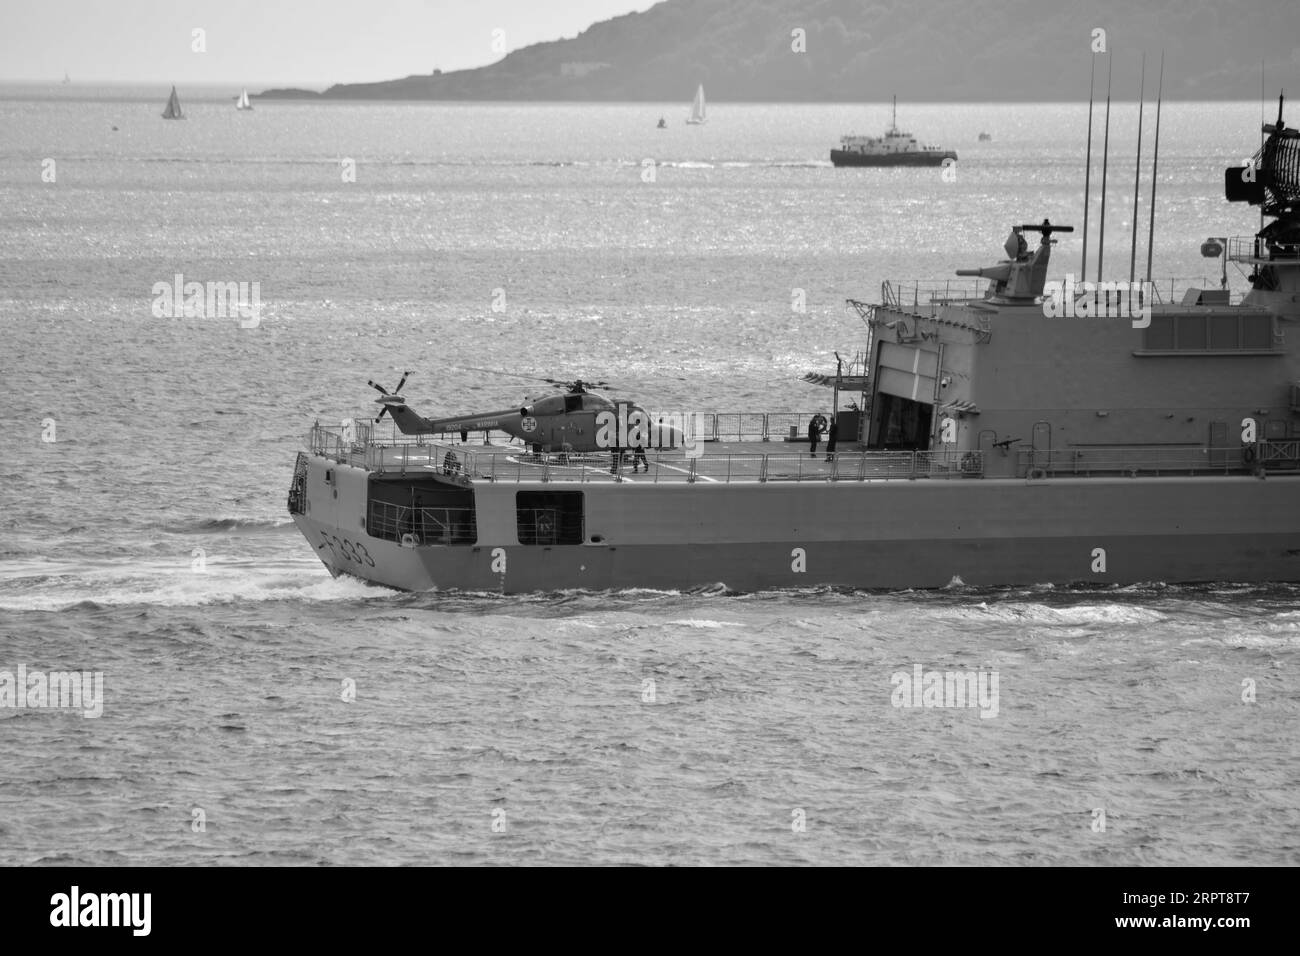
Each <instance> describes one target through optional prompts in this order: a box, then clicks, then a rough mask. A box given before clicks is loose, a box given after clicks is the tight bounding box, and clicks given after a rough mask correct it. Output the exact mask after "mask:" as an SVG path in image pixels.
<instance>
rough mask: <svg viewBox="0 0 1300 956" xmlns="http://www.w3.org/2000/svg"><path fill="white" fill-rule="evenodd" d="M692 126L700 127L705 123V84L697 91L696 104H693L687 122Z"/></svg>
mask: <svg viewBox="0 0 1300 956" xmlns="http://www.w3.org/2000/svg"><path fill="white" fill-rule="evenodd" d="M686 122H687V123H688V124H689V125H691V126H698V125H699V124H700V123H703V122H704V84H703V83H701V84H700V88H699V89H697V90H696V91H695V102H694V103H692V104H691V116H690V119H688V120H687V121H686Z"/></svg>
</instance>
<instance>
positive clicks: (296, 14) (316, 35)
mask: <svg viewBox="0 0 1300 956" xmlns="http://www.w3.org/2000/svg"><path fill="white" fill-rule="evenodd" d="M654 2H655V0H368V2H361V0H3V2H2V3H0V80H44V81H55V80H59V79H62V77H63V74H64V72H65V71H66V72H68V73H69V74H71V76H72V79H73V81H74V82H76V83H96V82H101V83H102V82H121V83H152V82H158V83H178V84H179V83H190V84H207V83H213V84H216V83H237V84H239V85H240V86H248V87H250V88H252V87H261V86H265V85H270V84H274V85H285V84H294V85H301V86H315V87H321V86H325V85H327V84H329V83H336V82H357V81H364V80H388V79H393V78H395V77H399V76H407V75H409V74H411V73H430V72H432V71H433V69H434V68H435V67H437V68H439V69H442V70H456V69H464V68H466V67H474V66H483V65H484V64H487V63H492V62H494V61H496V60H499V59H501V57H502V56H503V54H502V53H499V52H495V51H494V50H493V31H494V30H502V31H504V41H505V48H506V50H507V52H508V51H510V50H514V49H516V48H518V47H521V46H527V45H529V44H530V43H537V42H539V41H542V40H556V39H559V38H561V37H572V36H575V35H577V34H578V33H581V32H582V31H583V30H585V29H586V28H587V27H589V26H591V24H593V23H595V22H597V21H599V20H607V19H609V18H610V17H614V16H618V15H620V14H624V13H630V12H632V11H634V10H636V11H640V10H646V9H648V8H649V7H651V6H653V5H654ZM196 28H202V29H203V30H204V31H206V37H205V39H206V47H207V50H206V52H203V53H196V52H194V51H193V50H192V49H191V47H192V45H193V34H192V31H193V30H194V29H196Z"/></svg>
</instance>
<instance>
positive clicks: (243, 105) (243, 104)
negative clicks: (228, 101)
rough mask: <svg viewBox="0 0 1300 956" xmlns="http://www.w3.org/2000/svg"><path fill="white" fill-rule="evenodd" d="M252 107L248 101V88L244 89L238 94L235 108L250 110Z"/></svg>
mask: <svg viewBox="0 0 1300 956" xmlns="http://www.w3.org/2000/svg"><path fill="white" fill-rule="evenodd" d="M252 108H253V104H252V103H250V102H248V90H244V92H242V93H240V94H239V102H238V103H236V104H235V109H237V110H251V109H252Z"/></svg>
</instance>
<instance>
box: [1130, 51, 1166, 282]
mask: <svg viewBox="0 0 1300 956" xmlns="http://www.w3.org/2000/svg"><path fill="white" fill-rule="evenodd" d="M1164 94H1165V51H1164V50H1161V51H1160V86H1159V87H1158V88H1157V90H1156V147H1155V155H1154V157H1152V160H1151V225H1150V227H1149V228H1148V230H1147V285H1150V284H1151V245H1152V243H1153V242H1155V237H1156V180H1157V179H1158V178H1159V177H1157V176H1156V171H1157V170H1158V169H1159V168H1160V104H1161V102H1162V100H1163V99H1164ZM1135 225H1136V224H1135Z"/></svg>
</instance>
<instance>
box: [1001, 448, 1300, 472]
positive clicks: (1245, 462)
mask: <svg viewBox="0 0 1300 956" xmlns="http://www.w3.org/2000/svg"><path fill="white" fill-rule="evenodd" d="M1247 449H1250V450H1247ZM1016 466H1017V474H1018V475H1019V476H1020V477H1029V478H1052V477H1062V478H1065V477H1089V476H1093V475H1126V476H1129V477H1133V478H1136V477H1141V476H1153V477H1155V476H1161V475H1163V476H1172V475H1197V474H1216V473H1217V474H1225V475H1228V474H1234V473H1241V472H1249V471H1252V470H1254V469H1255V468H1256V467H1264V468H1270V469H1276V470H1285V469H1300V440H1298V439H1289V440H1280V441H1261V442H1257V443H1256V444H1255V445H1253V446H1248V445H1225V446H1183V447H1175V448H1171V447H1169V446H1132V447H1124V448H1101V447H1094V448H1059V449H1053V450H1052V451H1050V452H1045V451H1042V450H1035V449H1028V448H1023V449H1020V450H1019V452H1018V453H1017V462H1016Z"/></svg>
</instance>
